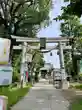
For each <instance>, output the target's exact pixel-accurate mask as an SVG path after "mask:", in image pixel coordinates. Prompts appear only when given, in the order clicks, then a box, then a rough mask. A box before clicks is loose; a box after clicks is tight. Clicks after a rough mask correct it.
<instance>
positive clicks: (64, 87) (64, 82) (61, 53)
mask: <svg viewBox="0 0 82 110" xmlns="http://www.w3.org/2000/svg"><path fill="white" fill-rule="evenodd" d="M59 58H60V69H61V76H62V89H67V88H68V86H67V85H68V82H67V81H66V73H65V66H64V55H63V47H62V42H59Z"/></svg>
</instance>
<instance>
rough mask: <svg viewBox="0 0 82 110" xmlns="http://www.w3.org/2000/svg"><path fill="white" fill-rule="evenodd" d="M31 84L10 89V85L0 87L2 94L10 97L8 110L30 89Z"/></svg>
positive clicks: (0, 93)
mask: <svg viewBox="0 0 82 110" xmlns="http://www.w3.org/2000/svg"><path fill="white" fill-rule="evenodd" d="M29 88H30V86H26V87H24V88H16V89H9V88H8V87H2V88H0V95H4V96H7V97H8V110H9V108H10V107H11V106H12V105H14V104H16V103H17V102H18V101H19V100H20V99H21V98H22V97H24V96H25V95H26V93H27V92H28V91H29Z"/></svg>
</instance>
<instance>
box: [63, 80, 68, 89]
mask: <svg viewBox="0 0 82 110" xmlns="http://www.w3.org/2000/svg"><path fill="white" fill-rule="evenodd" d="M68 88H69V82H68V81H66V80H63V81H62V89H64V90H65V89H68Z"/></svg>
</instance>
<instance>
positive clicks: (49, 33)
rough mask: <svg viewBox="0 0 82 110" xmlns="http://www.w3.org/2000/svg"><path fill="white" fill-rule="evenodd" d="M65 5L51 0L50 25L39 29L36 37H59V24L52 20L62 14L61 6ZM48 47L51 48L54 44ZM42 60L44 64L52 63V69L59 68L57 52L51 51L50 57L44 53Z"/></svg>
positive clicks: (59, 0)
mask: <svg viewBox="0 0 82 110" xmlns="http://www.w3.org/2000/svg"><path fill="white" fill-rule="evenodd" d="M65 5H66V4H65V3H64V2H63V0H53V9H52V10H51V11H50V13H49V16H50V19H51V20H52V23H51V24H50V25H49V26H48V27H47V28H45V29H44V28H43V29H41V30H40V32H39V33H38V34H37V36H38V37H60V34H61V31H60V22H58V21H57V22H56V21H54V20H53V18H55V17H57V16H58V15H60V14H61V13H62V11H61V6H65ZM48 45H50V46H52V45H55V44H48ZM44 60H45V61H46V63H52V64H53V66H54V68H60V61H59V56H58V55H57V50H53V51H52V56H50V53H45V54H44Z"/></svg>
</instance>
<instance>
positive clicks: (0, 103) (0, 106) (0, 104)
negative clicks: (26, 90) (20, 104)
mask: <svg viewBox="0 0 82 110" xmlns="http://www.w3.org/2000/svg"><path fill="white" fill-rule="evenodd" d="M0 110H3V100H2V99H0Z"/></svg>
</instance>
